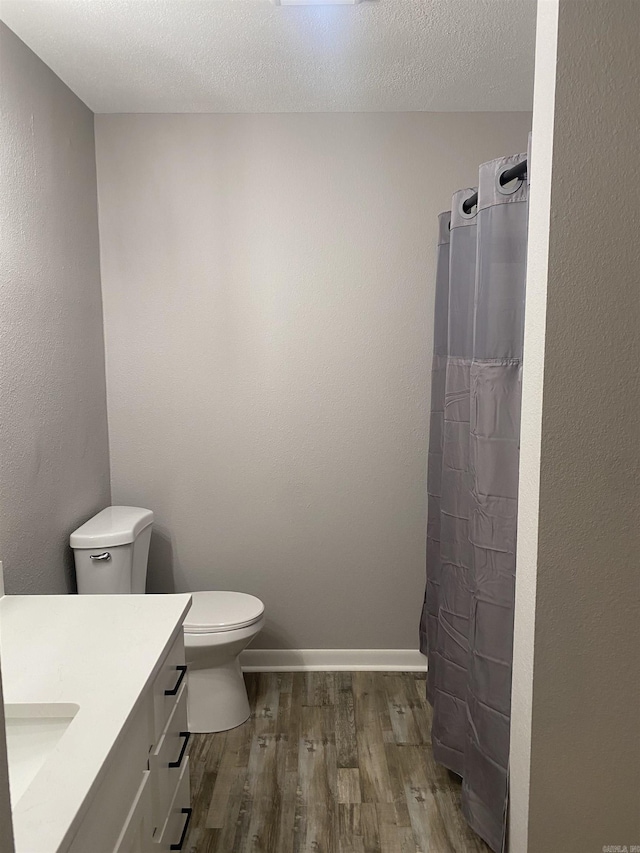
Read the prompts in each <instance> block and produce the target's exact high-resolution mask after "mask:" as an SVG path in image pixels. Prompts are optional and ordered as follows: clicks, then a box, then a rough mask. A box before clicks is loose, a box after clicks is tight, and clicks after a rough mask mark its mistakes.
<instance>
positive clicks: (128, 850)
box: [113, 770, 153, 853]
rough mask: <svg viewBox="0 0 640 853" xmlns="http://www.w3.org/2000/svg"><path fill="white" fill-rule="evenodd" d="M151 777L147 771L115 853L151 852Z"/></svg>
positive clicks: (114, 849)
mask: <svg viewBox="0 0 640 853" xmlns="http://www.w3.org/2000/svg"><path fill="white" fill-rule="evenodd" d="M150 777H151V773H150V772H149V771H148V770H145V771H144V773H143V774H142V782H141V783H140V787H139V788H138V792H137V794H136V796H135V798H134V800H133V805H132V806H131V810H130V812H129V814H128V815H127V819H126V821H125V824H124V826H123V827H122V832H121V833H120V836H119V837H118V840H117V841H116V846H115V847H114V848H113V853H148V851H149V838H150V837H151V831H152V829H153V825H152V818H151V785H150V783H149V780H150Z"/></svg>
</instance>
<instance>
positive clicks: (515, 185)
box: [496, 164, 524, 195]
mask: <svg viewBox="0 0 640 853" xmlns="http://www.w3.org/2000/svg"><path fill="white" fill-rule="evenodd" d="M516 165H517V164H516ZM511 168H512V167H511V166H505V167H504V168H502V169H500V171H499V172H498V173H497V174H496V189H497V190H498V192H499V193H500V194H501V195H513V194H514V193H517V192H518V190H519V189H520V187H521V186H522V185H523V184H524V179H523V178H517V179H516V180H513V181H509V183H508V184H507V185H506V186H503V185H502V184H501V183H500V179H501V178H502V176H503V175H504V173H505V172H508V171H509V169H511Z"/></svg>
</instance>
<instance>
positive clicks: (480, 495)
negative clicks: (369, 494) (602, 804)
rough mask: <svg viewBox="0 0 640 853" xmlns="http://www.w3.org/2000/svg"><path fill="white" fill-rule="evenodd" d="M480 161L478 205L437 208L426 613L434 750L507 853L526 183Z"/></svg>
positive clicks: (484, 831) (468, 809)
mask: <svg viewBox="0 0 640 853" xmlns="http://www.w3.org/2000/svg"><path fill="white" fill-rule="evenodd" d="M525 156H526V155H524V154H520V155H515V156H512V157H504V158H501V159H499V160H493V161H491V162H490V163H485V164H484V165H482V166H481V167H480V173H479V183H478V206H477V208H474V209H473V210H472V211H471V212H470V213H466V212H465V211H464V209H463V202H464V201H465V199H467V198H468V197H469V196H470V195H471V194H472V193H473V192H475V189H474V188H468V189H464V190H459V191H458V192H456V193H455V194H454V196H453V199H452V203H451V212H450V213H445V214H441V215H440V219H439V241H438V266H437V277H436V307H435V334H434V351H433V364H432V386H431V387H432V391H431V395H432V396H431V432H430V436H429V457H428V458H429V464H428V481H427V491H428V519H427V584H426V593H425V601H424V606H423V613H422V619H421V623H420V645H421V650H422V651H423V652H424V653H425V654H426V655H427V657H428V674H427V697H428V699H429V701H430V703H431V704H432V705H433V726H432V733H431V734H432V744H433V754H434V757H435V759H436V761H438V762H439V763H440V764H443V765H444V766H446V767H448V768H449V769H450V770H453V771H454V772H455V773H457V774H458V775H459V776H461V777H462V779H463V785H462V810H463V813H464V815H465V817H466V819H467V820H468V822H469V824H470V825H471V826H472V828H473V829H474V830H475V831H476V832H477V833H478V834H479V835H480V836H481V837H482V838H484V840H485V841H486V842H487V843H488V844H489V846H490V847H491V848H492V849H493V850H496V851H500V850H503V849H504V828H505V819H506V804H507V793H508V762H509V716H510V704H511V660H512V645H513V607H514V586H515V547H516V517H517V491H518V455H519V432H520V388H521V364H522V344H523V329H524V325H523V323H524V285H525V259H526V245H527V214H528V203H527V199H528V188H527V185H526V183H524V182H523V181H515V182H512V183H511V184H509V185H507V186H506V187H502V186H501V185H500V175H501V174H502V173H503V172H504V171H505V170H507V169H509V168H510V167H511V166H513V165H515V164H516V163H518V162H520V161H521V160H522V159H524V157H525Z"/></svg>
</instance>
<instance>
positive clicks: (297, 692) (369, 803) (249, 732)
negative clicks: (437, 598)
mask: <svg viewBox="0 0 640 853" xmlns="http://www.w3.org/2000/svg"><path fill="white" fill-rule="evenodd" d="M245 679H246V682H247V689H248V692H249V701H250V703H251V708H252V714H251V717H250V719H249V720H247V722H246V723H244V725H242V726H239V727H238V728H236V729H232V730H231V731H229V732H221V733H220V734H215V735H194V737H193V745H192V748H191V755H190V765H191V798H192V806H193V815H192V821H191V828H190V830H189V835H188V836H187V838H186V841H185V845H184V848H183V849H184V850H185V851H188V853H249V851H251V853H487V851H489V848H488V847H487V846H486V845H485V844H484V843H483V842H482V841H481V840H480V839H479V838H478V836H476V835H475V834H474V833H473V832H472V831H471V830H470V829H469V828H468V826H467V824H466V823H465V821H464V819H463V818H462V815H461V813H460V806H459V803H460V783H459V781H458V780H457V777H455V776H454V775H453V774H450V773H449V772H448V771H447V770H445V769H444V768H442V767H440V766H438V765H436V764H435V763H434V761H433V756H432V753H431V744H430V738H429V729H430V725H431V709H430V707H429V705H428V704H427V702H426V699H425V682H424V675H422V674H421V673H393V672H390V673H385V672H308V673H302V672H296V673H247V674H246V675H245Z"/></svg>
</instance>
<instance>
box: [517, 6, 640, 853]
mask: <svg viewBox="0 0 640 853" xmlns="http://www.w3.org/2000/svg"><path fill="white" fill-rule="evenodd" d="M538 13H539V18H538V61H537V64H536V83H535V89H536V95H535V103H534V120H533V152H532V192H531V207H530V240H529V257H528V262H529V266H528V279H527V306H526V336H525V353H526V359H525V363H524V385H523V411H522V414H523V417H522V435H521V445H522V451H521V468H520V507H519V528H518V568H517V589H516V593H517V596H516V598H517V600H516V620H515V647H514V672H513V715H512V739H511V760H510V767H511V790H510V809H511V814H510V827H511V836H512V837H511V842H512V843H511V848H510V849H512V850H514V851H518V853H548V851H552V850H553V851H556V850H557V851H560V850H561V851H563V853H584V851H591V850H593V851H599V850H604V849H607V848H608V847H609V846H611V847H612V848H614V847H616V848H618V846H619V848H620V849H621V848H622V847H623V846H624V847H625V849H626V848H628V849H629V850H631V849H633V845H637V844H640V618H639V616H638V614H639V613H640V572H639V555H640V527H639V525H638V509H639V507H640V464H639V463H640V460H639V458H638V447H639V438H640V427H639V424H640V374H639V372H638V364H639V363H640V336H639V335H638V330H639V329H640V299H639V298H638V270H639V269H640V242H639V241H638V231H639V227H640V217H639V215H638V206H637V203H636V200H637V198H638V192H639V191H640V161H639V159H638V117H639V116H640V86H639V85H638V81H639V80H640V52H639V51H638V33H640V3H638V2H637V0H617V2H615V3H611V2H609V0H584V2H580V3H576V2H575V0H545V2H544V3H540V4H539V7H538Z"/></svg>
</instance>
